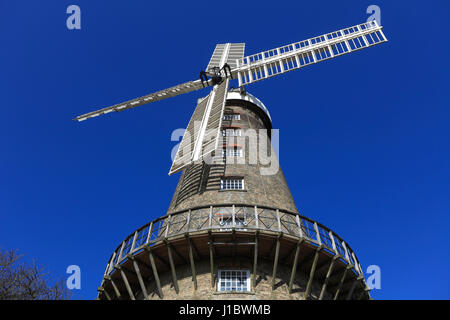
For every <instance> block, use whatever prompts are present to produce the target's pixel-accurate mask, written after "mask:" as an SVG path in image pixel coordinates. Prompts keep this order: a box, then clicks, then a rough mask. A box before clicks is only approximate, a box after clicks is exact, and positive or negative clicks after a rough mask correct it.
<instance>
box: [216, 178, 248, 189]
mask: <svg viewBox="0 0 450 320" xmlns="http://www.w3.org/2000/svg"><path fill="white" fill-rule="evenodd" d="M244 189H245V185H244V178H220V190H244Z"/></svg>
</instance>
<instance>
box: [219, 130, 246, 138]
mask: <svg viewBox="0 0 450 320" xmlns="http://www.w3.org/2000/svg"><path fill="white" fill-rule="evenodd" d="M222 136H224V137H240V136H241V129H223V130H222Z"/></svg>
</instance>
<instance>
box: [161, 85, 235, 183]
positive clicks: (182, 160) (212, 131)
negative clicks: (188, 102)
mask: <svg viewBox="0 0 450 320" xmlns="http://www.w3.org/2000/svg"><path fill="white" fill-rule="evenodd" d="M228 83H229V80H228V79H225V80H224V81H223V82H222V83H220V84H218V85H215V86H214V88H213V90H212V91H211V93H210V94H209V95H208V96H207V97H206V98H204V99H203V100H201V101H200V102H199V104H198V105H197V107H196V108H195V110H194V113H193V115H192V117H191V120H189V123H188V126H187V128H186V131H185V133H184V136H183V139H182V140H181V143H180V145H179V147H178V150H177V153H176V155H175V159H174V160H173V163H172V167H171V168H170V171H169V175H171V174H173V173H176V172H178V171H180V170H182V169H183V168H185V167H186V166H188V165H190V164H191V163H193V162H194V161H198V160H202V159H203V158H204V157H206V156H208V155H209V154H211V152H212V151H215V150H216V149H217V145H218V143H219V134H220V127H221V125H222V118H223V111H224V109H225V100H226V94H227V91H228Z"/></svg>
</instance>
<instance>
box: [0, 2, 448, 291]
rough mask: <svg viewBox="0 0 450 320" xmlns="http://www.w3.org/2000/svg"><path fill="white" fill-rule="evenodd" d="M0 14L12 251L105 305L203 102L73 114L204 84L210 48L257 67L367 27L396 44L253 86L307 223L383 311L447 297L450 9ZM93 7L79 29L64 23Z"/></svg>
mask: <svg viewBox="0 0 450 320" xmlns="http://www.w3.org/2000/svg"><path fill="white" fill-rule="evenodd" d="M219 3H220V2H213V1H205V2H202V3H201V2H191V1H183V2H179V3H177V2H173V1H144V0H142V1H138V0H128V1H98V0H95V1H92V0H89V1H87V0H71V1H66V0H57V1H56V0H54V1H22V0H14V1H13V0H1V1H0V45H1V50H0V97H1V103H0V106H1V111H2V112H1V115H2V116H1V119H2V120H1V122H2V124H1V126H0V148H1V157H0V246H1V247H2V248H3V249H13V248H15V249H18V250H19V251H20V252H22V253H25V254H27V256H28V257H29V258H31V257H35V258H37V259H38V260H39V261H40V262H41V263H42V264H45V265H47V266H48V270H49V271H50V272H51V273H52V274H53V275H54V276H56V277H65V276H66V274H65V270H66V267H67V266H68V265H71V264H76V265H79V266H80V267H81V272H82V289H81V290H79V291H77V292H76V295H75V297H76V298H82V299H93V298H95V297H96V294H97V293H96V288H97V286H98V285H99V284H100V281H101V277H102V274H103V271H104V269H105V266H106V262H107V259H108V258H109V256H110V254H111V252H112V251H113V250H114V248H115V247H116V246H117V245H118V243H119V242H121V241H122V240H123V238H124V237H126V236H127V235H128V234H130V233H131V232H133V231H134V230H135V229H136V228H138V227H140V226H141V225H143V224H145V223H146V222H148V221H150V220H152V219H154V218H156V217H158V216H161V215H163V214H165V212H166V210H167V208H168V205H169V201H170V199H171V196H172V194H173V191H174V189H175V186H176V184H177V182H178V175H176V176H171V177H168V175H167V173H168V171H169V168H170V165H171V159H170V152H171V150H172V148H173V147H174V145H175V144H176V142H172V141H170V135H171V133H172V131H173V130H174V129H177V128H183V127H185V126H186V124H187V122H188V119H189V117H190V116H191V113H192V111H193V108H194V107H195V101H196V99H197V98H198V97H200V96H202V95H205V94H206V91H202V92H195V93H192V94H190V95H184V96H180V97H176V98H173V99H169V100H165V101H161V102H158V103H157V104H150V105H148V106H143V107H140V108H137V109H134V110H129V111H126V112H122V113H113V114H109V115H108V116H103V117H99V118H95V119H92V120H88V121H85V122H82V123H76V122H73V121H72V120H71V119H72V118H74V117H75V116H77V115H79V114H81V113H85V112H89V111H92V110H94V109H95V108H96V107H103V106H108V105H111V104H115V103H118V102H122V101H123V100H127V99H130V98H134V97H136V96H141V95H144V94H147V93H150V92H152V91H154V90H158V89H163V88H166V87H168V86H172V85H175V84H178V83H180V82H184V81H188V80H192V79H196V78H197V77H198V74H199V71H200V70H201V69H204V68H205V67H206V65H207V63H208V61H209V57H210V55H211V53H212V51H213V49H214V46H215V44H216V43H223V42H245V43H246V44H247V46H246V53H247V54H252V53H257V52H259V51H263V50H266V49H271V48H274V47H277V46H280V45H284V44H288V43H291V42H294V41H300V40H303V39H305V38H309V37H312V36H316V35H320V34H323V33H326V32H330V31H334V30H337V29H340V28H343V27H347V26H352V25H355V24H358V23H362V22H364V21H365V20H366V19H367V17H368V15H367V14H366V8H367V7H368V6H369V5H371V4H376V5H378V6H379V7H380V8H381V22H382V25H383V26H384V32H385V34H386V36H387V37H388V39H389V42H388V43H385V44H382V45H380V46H376V47H373V48H370V49H367V50H362V51H359V52H356V53H353V54H349V55H345V56H342V57H339V58H337V59H332V60H329V61H326V62H324V63H320V64H317V65H313V66H310V67H307V68H304V69H302V70H300V71H295V72H291V73H289V74H286V75H284V76H281V77H278V78H273V79H270V80H267V81H263V82H261V83H257V84H254V85H252V86H250V87H249V88H248V90H249V92H251V93H253V94H254V95H255V96H257V97H258V98H260V99H261V100H262V101H263V102H264V103H265V104H266V106H267V107H268V108H269V110H270V112H271V115H272V119H273V125H274V128H279V129H280V162H281V165H282V168H283V170H284V173H285V175H286V178H287V180H288V184H289V186H290V188H291V191H292V194H293V196H294V199H295V201H296V203H297V206H298V208H299V210H300V211H301V213H302V214H304V215H306V216H309V217H311V218H313V219H316V220H317V221H320V222H321V223H323V224H325V225H327V226H329V227H331V228H332V229H333V230H335V231H336V232H337V233H338V234H340V235H341V236H342V237H343V238H344V239H345V240H347V241H348V242H349V243H350V245H351V246H352V247H353V248H354V249H355V251H356V253H357V255H358V257H359V259H360V261H361V264H362V266H363V269H366V268H367V266H369V265H372V264H376V265H379V266H380V267H381V272H382V278H381V286H382V288H381V290H375V291H372V296H373V297H374V298H375V299H421V298H424V299H442V298H446V299H449V298H450V276H449V272H448V264H449V263H450V253H449V252H450V251H449V250H448V244H449V243H450V235H449V222H450V218H449V213H450V161H449V160H450V130H449V127H450V126H449V121H450V109H449V106H450V103H449V102H450V95H449V81H448V74H449V71H450V68H449V62H448V58H449V55H450V50H449V49H450V47H449V40H448V31H449V27H450V25H449V18H450V17H449V12H450V7H449V4H448V2H445V1H433V2H425V1H379V0H377V1H327V2H324V1H320V2H315V1H298V0H297V1H291V2H286V1H274V2H265V1H245V2H240V1H236V2H233V1H227V2H222V3H223V5H222V4H220V5H219ZM70 4H77V5H79V6H80V7H81V13H82V21H81V27H82V29H81V30H78V31H73V30H72V31H71V30H68V29H67V28H66V18H67V16H68V15H67V14H66V8H67V6H69V5H70Z"/></svg>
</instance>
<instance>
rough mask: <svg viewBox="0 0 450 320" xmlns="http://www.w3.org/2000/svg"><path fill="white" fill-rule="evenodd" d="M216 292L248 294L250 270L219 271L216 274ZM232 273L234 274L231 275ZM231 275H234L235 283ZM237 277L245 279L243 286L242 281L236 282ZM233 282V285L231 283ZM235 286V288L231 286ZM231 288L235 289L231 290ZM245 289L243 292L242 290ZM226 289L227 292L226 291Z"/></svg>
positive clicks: (249, 289)
mask: <svg viewBox="0 0 450 320" xmlns="http://www.w3.org/2000/svg"><path fill="white" fill-rule="evenodd" d="M217 273H218V274H217V280H218V281H217V291H218V292H250V291H251V287H250V285H251V281H250V270H248V269H245V270H229V269H219V270H218V272H217ZM233 273H234V274H233ZM233 275H235V279H236V281H235V282H234V281H233V280H234V279H233ZM238 277H239V278H240V279H243V278H244V277H245V280H244V281H245V286H243V285H242V284H243V283H244V281H240V282H237V279H238ZM233 282H234V283H233ZM233 284H235V286H233ZM233 288H235V289H234V290H233ZM244 288H245V290H243V289H244ZM227 289H228V290H227Z"/></svg>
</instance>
